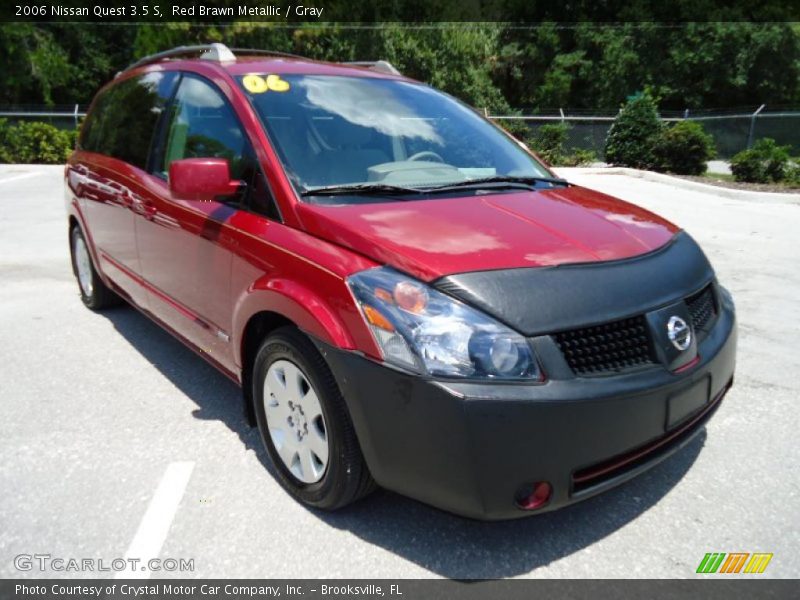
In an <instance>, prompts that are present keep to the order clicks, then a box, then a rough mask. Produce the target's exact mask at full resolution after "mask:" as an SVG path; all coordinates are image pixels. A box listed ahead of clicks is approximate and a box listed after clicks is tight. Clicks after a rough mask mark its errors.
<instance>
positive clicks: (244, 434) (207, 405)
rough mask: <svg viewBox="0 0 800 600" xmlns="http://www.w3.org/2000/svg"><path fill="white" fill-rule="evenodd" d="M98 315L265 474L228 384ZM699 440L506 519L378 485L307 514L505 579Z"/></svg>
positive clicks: (561, 547) (635, 510)
mask: <svg viewBox="0 0 800 600" xmlns="http://www.w3.org/2000/svg"><path fill="white" fill-rule="evenodd" d="M103 315H104V316H105V317H106V318H107V319H109V321H111V322H112V323H113V325H114V327H115V328H116V330H117V331H118V332H119V333H120V334H121V335H122V336H124V337H125V339H126V340H128V342H129V343H130V344H131V345H132V346H133V347H134V348H136V350H137V351H138V352H139V353H140V354H141V355H142V356H144V357H145V358H146V359H147V360H148V361H149V362H150V363H151V364H153V366H155V367H156V368H157V369H158V370H159V371H160V372H161V373H162V374H163V375H164V376H165V377H167V378H168V379H169V380H170V382H172V383H173V384H174V385H175V386H176V387H177V388H178V389H180V390H181V391H182V392H183V393H184V394H186V395H187V396H188V397H189V398H190V399H191V400H192V401H193V402H194V403H195V404H196V405H197V407H198V408H197V409H196V410H195V411H193V416H194V417H195V418H198V419H203V420H218V421H221V422H222V423H224V424H225V425H226V426H227V427H228V428H229V429H230V430H231V431H232V432H234V433H235V434H236V435H238V436H239V438H240V439H241V441H242V442H243V444H244V445H245V447H246V448H248V449H250V450H253V451H254V453H255V454H256V456H257V457H258V459H259V460H260V461H261V463H262V464H263V465H264V467H265V468H266V469H267V471H268V472H269V473H270V474H271V475H272V476H273V477H274V476H275V472H274V468H273V466H272V464H271V463H270V461H269V458H268V456H267V454H266V451H265V450H264V448H263V445H262V443H261V439H260V437H259V433H258V430H257V429H256V428H254V427H250V425H249V424H248V423H247V420H246V419H245V416H244V412H243V410H242V401H241V392H240V390H239V388H238V387H237V386H236V385H235V384H234V383H232V382H231V381H230V380H228V379H227V378H226V377H225V376H224V375H222V374H221V373H219V372H218V371H216V370H215V369H214V368H213V367H212V366H210V365H208V364H207V363H206V362H205V361H204V360H202V359H201V358H200V357H198V356H196V355H195V354H194V353H193V352H192V351H191V350H189V349H188V348H186V347H185V346H184V345H183V344H182V343H180V342H179V341H177V340H176V339H175V338H173V337H172V336H171V335H170V334H168V333H166V332H165V331H164V330H162V329H161V328H160V327H159V326H157V325H155V324H154V323H152V322H151V321H150V320H149V319H147V317H145V316H143V315H142V314H140V313H139V312H137V311H136V310H134V309H132V308H129V307H125V308H119V309H114V310H110V311H106V312H104V313H103ZM705 439H706V432H705V429H704V430H703V431H701V433H700V434H699V435H698V436H697V437H695V438H694V439H693V440H692V441H691V442H690V443H689V444H688V445H687V446H686V447H685V448H683V449H682V450H681V451H679V452H678V453H676V454H675V455H673V456H672V457H670V458H669V459H667V460H665V461H664V462H663V463H661V464H660V465H658V466H657V467H655V468H654V469H652V470H651V471H648V472H647V473H645V474H643V475H641V476H639V477H637V478H635V479H634V480H632V481H630V482H628V483H626V484H624V485H622V486H620V487H618V488H616V489H613V490H611V491H609V492H607V493H605V494H602V495H600V496H597V497H595V498H591V499H589V500H586V501H584V502H581V503H579V504H576V505H574V506H570V507H567V508H564V509H561V510H559V511H556V512H552V513H545V514H542V515H538V516H532V517H529V518H525V519H520V520H515V521H500V522H480V521H473V520H471V519H465V518H462V517H458V516H455V515H451V514H449V513H446V512H443V511H440V510H437V509H435V508H432V507H429V506H427V505H425V504H422V503H419V502H416V501H414V500H410V499H408V498H405V497H403V496H400V495H398V494H394V493H392V492H388V491H383V490H379V491H377V492H375V493H373V494H372V495H370V496H369V497H367V498H365V499H363V500H361V501H360V502H358V503H356V504H354V505H353V506H351V507H348V508H346V509H343V510H341V511H338V512H335V513H328V512H324V511H318V510H313V509H309V512H311V514H313V515H315V516H316V517H317V518H319V519H320V520H321V521H324V522H325V523H326V524H328V525H329V526H331V527H335V528H337V529H341V530H346V531H349V532H351V533H352V534H354V535H356V536H358V537H359V538H361V539H362V540H364V541H366V542H368V543H370V544H374V545H376V546H379V547H380V548H383V549H384V550H388V551H389V552H392V553H394V554H397V555H398V556H400V557H402V558H404V559H406V560H408V561H411V562H413V563H416V564H417V565H419V566H420V567H422V568H424V569H426V570H428V571H430V572H432V573H435V574H436V575H440V576H443V577H449V578H453V579H495V578H505V577H513V576H517V575H522V574H525V573H529V572H531V571H533V570H535V569H536V568H538V567H541V566H543V565H547V564H549V563H551V562H553V561H556V560H558V559H560V558H562V557H565V556H568V555H570V554H572V553H574V552H577V551H579V550H581V549H583V548H586V547H587V546H590V545H592V544H593V543H595V542H597V541H599V540H601V539H603V538H605V537H606V536H608V535H610V534H612V533H614V532H615V531H617V530H618V529H620V528H622V527H624V526H625V525H627V524H628V523H630V522H632V521H634V520H635V519H637V518H638V517H639V516H641V515H642V514H644V513H645V512H647V510H648V509H650V508H651V507H652V506H654V505H655V504H656V503H657V502H658V501H659V500H661V498H663V497H664V496H665V495H666V494H667V493H669V491H670V490H671V489H672V488H673V487H674V486H675V485H676V484H677V483H678V482H679V481H680V480H681V479H682V478H683V476H684V475H685V474H686V472H687V471H688V470H689V468H690V467H691V465H692V464H693V463H694V461H695V460H696V459H697V456H698V455H699V453H700V451H701V450H702V447H703V445H704V443H705ZM665 534H668V532H665Z"/></svg>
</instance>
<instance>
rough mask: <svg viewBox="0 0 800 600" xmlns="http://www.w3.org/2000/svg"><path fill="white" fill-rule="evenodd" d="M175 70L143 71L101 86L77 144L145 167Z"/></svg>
mask: <svg viewBox="0 0 800 600" xmlns="http://www.w3.org/2000/svg"><path fill="white" fill-rule="evenodd" d="M176 79H177V74H176V73H174V72H157V73H146V74H144V75H140V76H138V77H132V78H130V79H126V80H124V81H122V82H120V83H118V84H117V85H114V86H113V87H111V88H109V89H107V90H105V91H104V92H103V93H102V94H101V95H100V96H99V97H98V98H97V100H96V101H95V104H94V107H93V108H92V112H91V114H90V115H89V116H88V117H87V120H86V123H85V124H84V127H83V130H82V131H81V139H80V144H79V145H80V148H81V149H83V150H88V151H90V152H97V153H99V154H105V155H107V156H111V157H113V158H116V159H119V160H124V161H125V162H127V163H130V164H132V165H134V166H136V167H139V168H140V169H146V168H147V157H148V155H149V153H150V145H151V141H152V139H153V133H154V131H155V129H156V125H157V124H158V121H159V118H160V116H161V112H162V111H163V110H164V106H165V105H166V103H167V101H168V100H169V97H170V95H171V94H172V89H173V87H174V85H175V81H176Z"/></svg>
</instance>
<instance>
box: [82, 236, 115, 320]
mask: <svg viewBox="0 0 800 600" xmlns="http://www.w3.org/2000/svg"><path fill="white" fill-rule="evenodd" d="M70 254H71V255H72V271H73V273H75V278H76V279H77V280H78V289H79V290H80V293H81V300H82V301H83V303H84V304H85V305H86V306H88V307H89V308H91V309H92V310H101V309H103V308H107V307H109V306H114V305H116V304H119V303H120V302H121V299H120V297H119V296H117V295H116V294H115V293H114V292H113V291H111V289H109V287H108V286H107V285H106V284H105V283H103V280H102V279H100V276H99V275H98V274H97V270H96V269H95V268H94V263H93V262H92V255H91V254H90V253H89V246H88V244H87V243H86V238H84V237H83V232H82V231H81V229H80V227H78V226H77V225H76V226H75V227H73V228H72V231H71V232H70Z"/></svg>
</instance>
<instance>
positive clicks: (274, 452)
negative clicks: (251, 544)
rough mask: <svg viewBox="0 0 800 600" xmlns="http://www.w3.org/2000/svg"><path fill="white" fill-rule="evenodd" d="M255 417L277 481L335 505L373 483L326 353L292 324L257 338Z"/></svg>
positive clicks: (315, 502) (317, 502)
mask: <svg viewBox="0 0 800 600" xmlns="http://www.w3.org/2000/svg"><path fill="white" fill-rule="evenodd" d="M253 399H254V402H255V413H256V420H257V421H258V427H259V430H260V432H261V438H262V440H263V442H264V446H265V447H266V449H267V453H268V454H269V456H270V459H271V460H272V463H273V464H274V465H275V469H276V471H277V474H278V480H279V481H280V483H281V485H282V486H283V487H284V488H285V489H286V490H287V491H288V492H289V493H290V494H291V495H292V496H294V497H295V498H297V499H298V500H300V501H301V502H303V503H304V504H307V505H309V506H314V507H316V508H324V509H328V510H334V509H337V508H341V507H343V506H346V505H347V504H350V503H352V502H354V501H356V500H358V499H359V498H361V497H362V496H364V495H366V494H367V493H369V492H370V491H372V489H373V488H374V483H373V480H372V477H371V476H370V474H369V470H368V469H367V465H366V464H365V462H364V458H363V456H362V454H361V449H360V447H359V445H358V440H357V439H356V435H355V431H354V430H353V424H352V421H351V419H350V415H349V413H348V411H347V407H346V406H345V402H344V399H343V398H342V395H341V393H340V392H339V388H338V386H337V385H336V381H335V380H334V378H333V375H332V373H331V371H330V369H329V368H328V365H327V363H326V362H325V359H324V358H323V357H322V356H321V355H320V353H319V351H318V350H317V349H316V348H315V347H314V345H313V344H312V343H311V341H310V340H309V339H308V338H307V337H306V336H305V335H303V334H302V333H301V332H300V331H298V330H297V329H296V328H294V327H282V328H280V329H278V330H276V331H275V332H273V333H272V334H271V335H270V336H269V337H268V338H267V339H266V340H265V341H264V342H263V344H262V345H261V348H260V349H259V351H258V354H257V355H256V359H255V364H254V369H253Z"/></svg>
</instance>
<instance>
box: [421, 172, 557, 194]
mask: <svg viewBox="0 0 800 600" xmlns="http://www.w3.org/2000/svg"><path fill="white" fill-rule="evenodd" d="M537 183H549V184H551V185H559V186H568V185H569V182H568V181H567V180H566V179H561V178H558V177H515V176H512V175H496V176H494V177H483V178H481V179H467V180H465V181H457V182H456V183H448V184H446V185H439V186H435V187H429V188H425V189H424V191H425V192H449V191H450V190H457V189H464V188H472V187H475V188H481V187H505V186H509V187H510V186H514V187H525V188H530V187H533V186H535V185H536V184H537Z"/></svg>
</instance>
